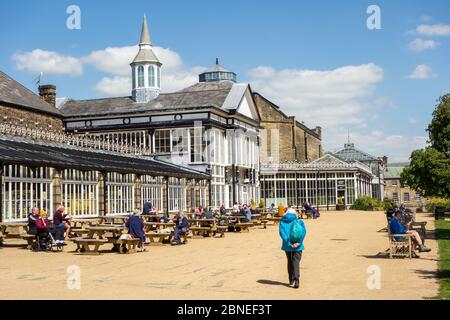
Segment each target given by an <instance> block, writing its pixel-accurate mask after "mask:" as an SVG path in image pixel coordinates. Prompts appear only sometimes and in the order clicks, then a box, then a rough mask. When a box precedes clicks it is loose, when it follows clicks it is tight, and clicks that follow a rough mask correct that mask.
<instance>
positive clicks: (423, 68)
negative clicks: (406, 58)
mask: <svg viewBox="0 0 450 320" xmlns="http://www.w3.org/2000/svg"><path fill="white" fill-rule="evenodd" d="M433 76H434V74H433V70H432V69H431V68H430V67H429V66H427V65H426V64H419V65H418V66H417V67H416V68H415V69H414V70H413V72H412V73H411V74H410V75H409V76H408V78H409V79H412V80H425V79H429V78H431V77H433Z"/></svg>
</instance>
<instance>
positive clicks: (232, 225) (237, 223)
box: [219, 215, 253, 231]
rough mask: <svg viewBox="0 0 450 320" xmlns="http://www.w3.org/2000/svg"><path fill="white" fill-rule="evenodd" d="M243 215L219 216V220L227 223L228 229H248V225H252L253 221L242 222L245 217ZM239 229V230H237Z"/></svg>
mask: <svg viewBox="0 0 450 320" xmlns="http://www.w3.org/2000/svg"><path fill="white" fill-rule="evenodd" d="M245 218H246V217H245V216H233V215H230V216H228V215H227V216H221V217H219V219H220V220H222V221H225V222H226V224H227V225H228V230H234V231H244V230H245V231H250V229H249V227H251V226H253V222H242V219H245ZM238 229H239V230H238Z"/></svg>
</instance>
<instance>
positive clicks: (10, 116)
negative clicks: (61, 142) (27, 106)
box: [0, 104, 63, 131]
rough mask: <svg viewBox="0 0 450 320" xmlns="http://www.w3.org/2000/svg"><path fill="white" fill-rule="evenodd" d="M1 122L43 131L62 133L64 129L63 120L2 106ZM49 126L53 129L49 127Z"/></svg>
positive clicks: (0, 105)
mask: <svg viewBox="0 0 450 320" xmlns="http://www.w3.org/2000/svg"><path fill="white" fill-rule="evenodd" d="M0 122H8V123H9V122H11V123H15V124H24V125H26V124H27V125H28V126H30V127H34V128H42V129H43V130H49V129H51V130H55V131H60V130H62V129H63V122H62V119H60V118H58V117H56V116H51V115H47V114H43V113H37V112H36V111H28V110H23V109H18V108H13V107H9V106H6V105H2V104H0ZM49 125H50V126H51V127H49Z"/></svg>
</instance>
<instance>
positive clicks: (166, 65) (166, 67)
mask: <svg viewBox="0 0 450 320" xmlns="http://www.w3.org/2000/svg"><path fill="white" fill-rule="evenodd" d="M138 50H139V48H138V46H128V47H109V48H106V49H104V50H97V51H93V52H92V53H91V54H89V55H88V56H87V57H85V58H83V61H85V62H86V63H89V64H90V65H92V66H93V67H94V68H96V69H97V70H99V71H102V72H104V73H106V74H111V75H112V77H109V76H108V77H104V78H102V80H101V81H100V82H99V83H97V84H96V85H95V86H94V89H95V91H97V92H98V93H100V94H104V95H107V96H121V95H130V94H131V76H130V74H131V69H130V63H131V61H132V60H133V58H134V57H135V56H136V54H137V52H138ZM153 50H154V51H155V54H156V56H157V57H158V59H159V60H160V61H161V63H162V64H163V67H162V69H161V90H162V91H163V92H172V91H176V90H179V89H182V88H185V87H187V86H189V85H192V84H194V83H195V82H197V80H198V78H197V75H198V71H199V70H203V68H201V67H194V68H190V67H187V66H185V65H184V64H183V62H182V60H181V57H180V55H179V54H178V53H176V52H175V51H172V50H170V49H167V48H161V47H154V48H153Z"/></svg>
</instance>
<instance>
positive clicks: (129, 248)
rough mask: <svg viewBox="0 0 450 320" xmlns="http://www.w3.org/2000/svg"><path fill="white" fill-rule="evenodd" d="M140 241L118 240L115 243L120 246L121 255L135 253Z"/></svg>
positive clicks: (136, 239)
mask: <svg viewBox="0 0 450 320" xmlns="http://www.w3.org/2000/svg"><path fill="white" fill-rule="evenodd" d="M140 241H141V239H138V238H133V239H117V240H115V241H114V243H115V244H116V245H118V246H119V253H135V252H136V247H137V246H138V245H139V242H140ZM124 249H125V250H124Z"/></svg>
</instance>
